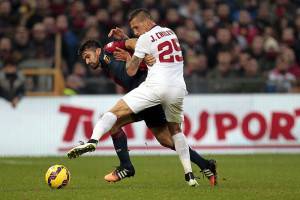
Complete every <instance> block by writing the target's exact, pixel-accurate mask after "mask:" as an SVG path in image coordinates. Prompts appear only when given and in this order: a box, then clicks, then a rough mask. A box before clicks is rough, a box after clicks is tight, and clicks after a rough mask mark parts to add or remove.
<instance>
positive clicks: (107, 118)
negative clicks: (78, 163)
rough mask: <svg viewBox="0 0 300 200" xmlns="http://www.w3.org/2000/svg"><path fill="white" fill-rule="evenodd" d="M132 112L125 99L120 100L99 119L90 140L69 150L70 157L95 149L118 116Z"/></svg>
mask: <svg viewBox="0 0 300 200" xmlns="http://www.w3.org/2000/svg"><path fill="white" fill-rule="evenodd" d="M131 113H132V111H131V109H130V108H129V107H128V106H127V104H126V103H125V102H124V100H122V99H121V100H119V101H118V102H117V103H116V105H115V106H114V107H113V108H112V109H110V110H109V111H108V112H106V113H104V114H103V115H102V117H101V118H100V119H99V120H98V121H97V123H96V125H95V127H94V129H93V133H92V136H91V138H90V140H89V141H88V142H87V143H85V144H81V145H79V146H77V147H74V148H73V149H71V150H70V151H69V152H68V154H67V155H68V157H69V158H77V157H78V156H80V155H82V154H84V153H87V152H92V151H95V149H96V146H97V144H98V141H99V139H100V138H101V137H102V136H103V135H104V134H105V133H107V132H108V131H110V130H111V128H112V127H113V126H114V125H115V123H116V122H117V119H118V118H122V117H124V116H128V115H130V114H131Z"/></svg>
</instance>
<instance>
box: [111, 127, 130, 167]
mask: <svg viewBox="0 0 300 200" xmlns="http://www.w3.org/2000/svg"><path fill="white" fill-rule="evenodd" d="M111 138H112V141H113V144H114V147H115V150H116V153H117V155H118V158H119V160H120V166H122V167H124V168H126V169H130V168H133V165H132V163H131V161H130V157H129V152H128V146H127V136H126V134H125V133H124V131H123V130H122V129H121V128H120V129H119V130H118V132H117V133H115V134H113V135H112V136H111Z"/></svg>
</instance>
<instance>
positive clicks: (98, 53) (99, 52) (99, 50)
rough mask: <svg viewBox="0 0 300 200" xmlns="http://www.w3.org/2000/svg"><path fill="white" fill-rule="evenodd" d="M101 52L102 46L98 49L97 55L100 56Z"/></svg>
mask: <svg viewBox="0 0 300 200" xmlns="http://www.w3.org/2000/svg"><path fill="white" fill-rule="evenodd" d="M100 54H101V48H97V49H96V55H97V56H99V55H100Z"/></svg>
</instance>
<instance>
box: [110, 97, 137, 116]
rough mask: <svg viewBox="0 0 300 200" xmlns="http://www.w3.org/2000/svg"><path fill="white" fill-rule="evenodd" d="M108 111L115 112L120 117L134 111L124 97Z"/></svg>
mask: <svg viewBox="0 0 300 200" xmlns="http://www.w3.org/2000/svg"><path fill="white" fill-rule="evenodd" d="M108 112H111V113H113V114H115V115H116V116H117V118H118V119H119V118H121V117H125V116H128V115H130V114H131V113H133V112H132V110H131V109H130V108H129V106H128V105H127V104H126V103H125V101H124V100H122V99H120V100H119V101H118V102H117V103H116V105H115V106H114V107H113V108H111V109H110V110H109V111H108Z"/></svg>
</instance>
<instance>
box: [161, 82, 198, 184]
mask: <svg viewBox="0 0 300 200" xmlns="http://www.w3.org/2000/svg"><path fill="white" fill-rule="evenodd" d="M156 90H157V91H159V92H160V94H161V95H162V96H163V97H164V98H163V99H162V106H163V109H164V112H165V115H166V119H167V121H168V127H169V131H170V133H171V136H172V139H173V141H174V146H175V149H176V152H177V154H178V155H179V158H180V161H181V163H182V165H183V168H184V172H185V180H186V181H187V183H188V184H189V185H190V186H196V185H198V183H197V181H196V180H195V177H194V175H193V172H192V166H191V160H190V152H189V146H188V143H187V140H186V138H185V135H184V134H183V131H182V129H181V123H182V121H183V99H184V96H185V94H186V91H185V90H184V89H181V88H175V87H173V88H168V87H157V88H156Z"/></svg>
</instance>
